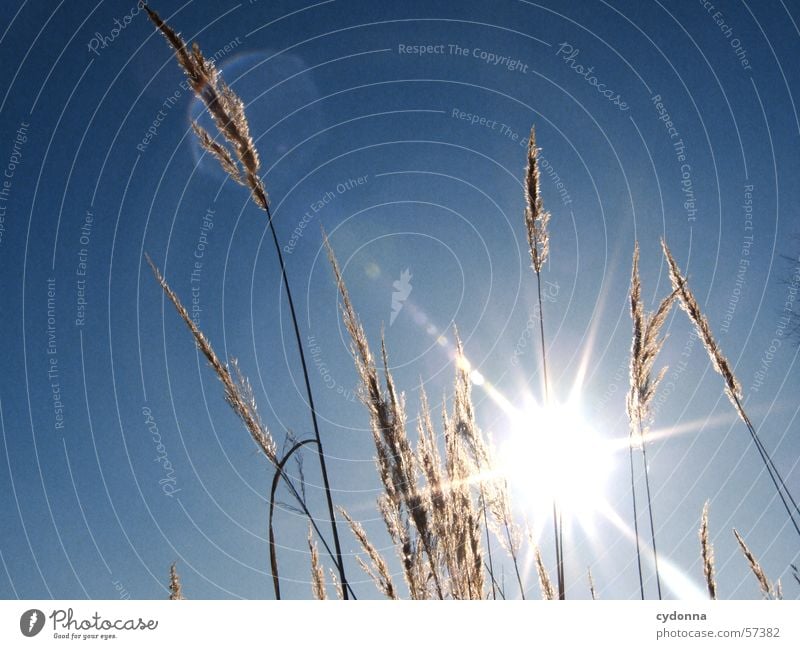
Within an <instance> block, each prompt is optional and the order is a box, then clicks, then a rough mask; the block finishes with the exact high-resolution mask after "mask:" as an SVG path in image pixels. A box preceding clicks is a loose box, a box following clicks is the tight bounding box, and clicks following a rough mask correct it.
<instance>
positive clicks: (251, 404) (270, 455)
mask: <svg viewBox="0 0 800 649" xmlns="http://www.w3.org/2000/svg"><path fill="white" fill-rule="evenodd" d="M145 258H146V259H147V263H148V264H149V265H150V269H151V270H152V271H153V275H155V278H156V280H157V281H158V283H159V284H160V285H161V288H162V290H163V291H164V294H165V295H166V296H167V297H168V298H169V300H170V302H172V304H173V305H174V307H175V309H176V310H177V312H178V315H180V317H181V319H182V320H183V321H184V323H186V326H187V327H188V328H189V330H190V331H191V332H192V335H193V336H194V340H195V343H196V344H197V348H198V349H199V350H200V351H201V352H202V353H203V355H204V356H205V357H206V360H208V363H209V365H211V367H212V369H213V370H214V372H215V373H216V375H217V377H218V378H219V380H220V381H221V382H222V385H223V387H224V388H225V400H226V401H227V402H228V404H229V405H230V407H231V408H232V409H233V411H234V412H235V413H236V414H237V415H238V416H239V418H240V419H241V420H242V422H243V423H244V425H245V427H246V428H247V430H248V431H249V432H250V435H251V437H252V438H253V440H254V441H255V442H256V444H258V446H259V448H261V450H262V451H263V452H264V455H266V456H267V459H268V460H269V461H270V462H272V463H273V464H276V463H277V462H276V454H277V447H276V445H275V442H274V440H273V439H272V436H271V435H270V433H269V431H268V430H267V428H266V426H264V425H263V423H262V422H261V419H260V417H259V415H258V410H257V409H256V403H255V398H254V396H253V391H252V389H251V387H250V383H249V382H248V381H247V379H246V378H245V377H244V375H242V373H241V372H240V371H239V367H238V364H237V363H236V360H235V359H232V361H231V365H232V366H233V370H234V371H233V374H232V373H231V371H230V369H229V367H228V366H227V365H225V364H223V363H222V361H220V359H219V357H218V356H217V354H216V352H215V351H214V348H213V347H212V346H211V343H210V342H209V340H208V338H206V336H205V334H203V332H202V331H200V329H199V327H198V326H197V325H196V324H195V322H194V320H192V317H191V316H190V315H189V312H188V311H187V310H186V307H184V306H183V303H182V302H181V301H180V298H178V296H177V294H176V293H175V291H173V290H172V288H171V287H170V286H169V284H168V283H167V280H166V279H164V277H163V276H162V275H161V272H160V271H159V270H158V268H157V267H156V265H155V264H154V263H153V260H152V259H150V256H149V255H146V254H145Z"/></svg>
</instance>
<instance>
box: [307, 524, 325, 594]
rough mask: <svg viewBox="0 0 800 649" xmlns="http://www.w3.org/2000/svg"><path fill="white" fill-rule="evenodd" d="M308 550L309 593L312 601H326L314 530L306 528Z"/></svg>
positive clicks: (322, 572)
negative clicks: (309, 567)
mask: <svg viewBox="0 0 800 649" xmlns="http://www.w3.org/2000/svg"><path fill="white" fill-rule="evenodd" d="M308 550H309V552H310V553H311V592H312V593H313V595H314V599H328V595H327V592H326V590H325V571H323V569H322V564H320V561H319V550H318V549H317V543H316V541H315V540H314V530H313V528H312V527H311V525H309V526H308Z"/></svg>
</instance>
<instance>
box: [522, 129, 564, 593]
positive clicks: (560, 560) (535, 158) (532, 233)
mask: <svg viewBox="0 0 800 649" xmlns="http://www.w3.org/2000/svg"><path fill="white" fill-rule="evenodd" d="M525 202H526V205H525V226H526V229H527V232H528V247H529V249H530V253H531V264H532V266H533V271H534V272H535V273H536V293H537V297H538V302H539V342H540V345H541V357H542V377H543V383H544V405H545V408H547V406H548V405H549V404H550V380H549V377H548V374H547V346H546V344H545V338H544V311H543V310H542V276H541V273H542V266H543V265H544V262H545V261H546V260H547V253H548V252H549V250H550V235H549V233H548V231H547V224H548V223H549V222H550V213H549V212H547V210H545V209H544V204H543V202H542V195H541V188H540V181H539V149H538V148H537V146H536V129H535V127H533V126H532V127H531V134H530V137H529V139H528V164H527V167H526V169H525ZM548 434H552V431H549V432H548ZM553 540H554V543H555V548H556V566H557V570H556V576H557V581H558V598H559V599H566V588H565V584H564V539H563V526H562V519H561V513H560V511H559V507H558V496H557V495H556V497H555V498H554V499H553Z"/></svg>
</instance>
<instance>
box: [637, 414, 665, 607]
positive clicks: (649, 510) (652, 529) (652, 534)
mask: <svg viewBox="0 0 800 649" xmlns="http://www.w3.org/2000/svg"><path fill="white" fill-rule="evenodd" d="M641 430H642V429H641V422H640V423H639V436H640V438H641V440H642V461H643V462H644V484H645V488H646V490H647V513H648V516H649V517H650V538H651V540H652V543H653V565H654V566H655V570H656V588H657V589H658V599H661V577H660V575H659V572H658V551H657V550H656V528H655V525H653V501H652V499H651V498H650V470H649V468H648V466H647V450H646V448H645V442H644V437H642V432H641Z"/></svg>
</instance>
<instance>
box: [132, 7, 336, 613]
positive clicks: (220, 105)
mask: <svg viewBox="0 0 800 649" xmlns="http://www.w3.org/2000/svg"><path fill="white" fill-rule="evenodd" d="M144 8H145V10H146V11H147V14H148V16H149V17H150V20H151V21H152V22H153V24H154V25H155V26H156V28H157V29H158V30H159V31H160V32H161V33H162V34H163V35H164V37H165V38H166V40H167V42H168V43H169V44H170V45H171V46H172V48H173V49H174V50H175V57H176V59H177V61H178V64H179V65H180V67H181V68H182V69H183V71H184V72H185V73H186V77H187V78H188V80H189V83H190V85H191V87H192V90H193V91H194V94H195V95H196V96H197V97H198V98H199V99H200V100H201V101H202V102H203V104H204V105H205V106H206V109H207V110H208V113H209V115H211V118H212V119H213V121H214V125H215V126H216V128H217V131H218V133H219V136H221V137H222V139H223V140H224V142H225V143H226V144H221V143H219V142H217V141H216V139H215V138H213V137H212V136H211V135H210V134H209V133H208V132H207V131H206V130H205V129H204V128H203V127H201V126H200V125H199V124H198V123H197V122H193V123H192V130H193V131H194V132H195V134H196V135H197V138H198V141H199V143H200V146H201V147H202V148H203V149H204V150H205V151H207V152H208V153H209V154H210V155H212V156H213V157H214V158H216V160H217V161H218V162H219V164H220V165H221V167H222V169H223V171H225V173H227V174H228V176H229V177H230V178H231V180H233V181H234V182H236V183H238V184H240V185H244V186H245V187H247V188H248V189H249V191H250V197H251V199H252V200H253V202H254V203H255V204H256V205H257V206H258V207H259V208H260V209H261V210H263V211H264V212H265V213H266V215H267V222H268V225H269V229H270V233H271V234H272V242H273V244H274V247H275V253H276V255H277V257H278V263H279V264H280V268H281V276H282V278H283V286H284V289H285V290H286V300H287V302H288V304H289V313H290V315H291V320H292V328H293V330H294V334H295V340H296V342H297V351H298V355H299V356H300V365H301V367H302V370H303V380H304V383H305V389H306V396H307V398H308V407H309V411H310V414H311V423H312V427H313V429H314V437H315V440H316V442H317V449H318V451H319V452H318V454H317V457H318V458H319V464H320V473H321V475H322V485H323V489H324V492H325V500H326V504H327V507H328V514H329V516H330V524H331V533H332V536H333V543H334V548H335V552H336V556H335V558H334V561H335V563H336V567H337V569H338V571H339V577H340V579H341V583H342V588H343V591H344V598H345V599H347V598H348V594H349V593H350V592H351V591H350V589H349V588H348V586H347V577H346V575H345V570H344V560H343V559H342V549H341V544H340V542H339V532H338V528H337V525H336V514H335V512H334V506H333V496H332V494H331V488H330V481H329V479H328V469H327V464H326V461H325V451H324V448H323V446H322V437H321V435H320V430H319V422H318V421H317V411H316V408H315V406H314V396H313V393H312V391H311V380H310V378H309V374H308V364H307V362H306V358H305V351H304V349H303V341H302V337H301V335H300V325H299V322H298V319H297V313H296V310H295V307H294V300H293V298H292V291H291V287H290V284H289V277H288V274H287V272H286V263H285V261H284V259H283V253H282V252H281V245H280V242H279V241H278V234H277V232H276V230H275V224H274V223H273V219H272V212H271V211H270V205H269V197H268V195H267V191H266V189H265V188H264V183H263V182H262V180H261V177H260V175H259V172H260V168H261V163H260V158H259V155H258V150H257V149H256V146H255V143H254V142H253V138H252V137H251V135H250V125H249V123H248V121H247V116H246V115H245V111H244V102H242V100H241V99H240V98H239V96H238V95H237V94H236V93H235V92H233V90H231V88H230V87H229V86H228V85H227V84H226V83H225V82H224V81H223V80H222V77H221V76H220V73H219V71H218V70H217V69H216V67H215V66H214V63H213V62H212V61H210V60H208V59H206V58H205V57H204V56H203V53H202V52H201V51H200V47H199V45H198V44H197V43H194V44H193V45H192V46H191V48H189V47H188V46H187V44H186V42H185V41H184V40H183V38H181V36H180V34H178V33H177V32H176V31H175V30H174V29H172V27H170V26H169V25H168V24H167V23H166V22H164V20H162V18H161V16H159V15H158V14H157V13H156V12H155V11H153V10H152V9H150V7H148V6H147V5H146V4H145V5H144ZM320 539H322V536H321V535H320ZM323 540H324V539H323ZM326 545H327V544H326Z"/></svg>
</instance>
